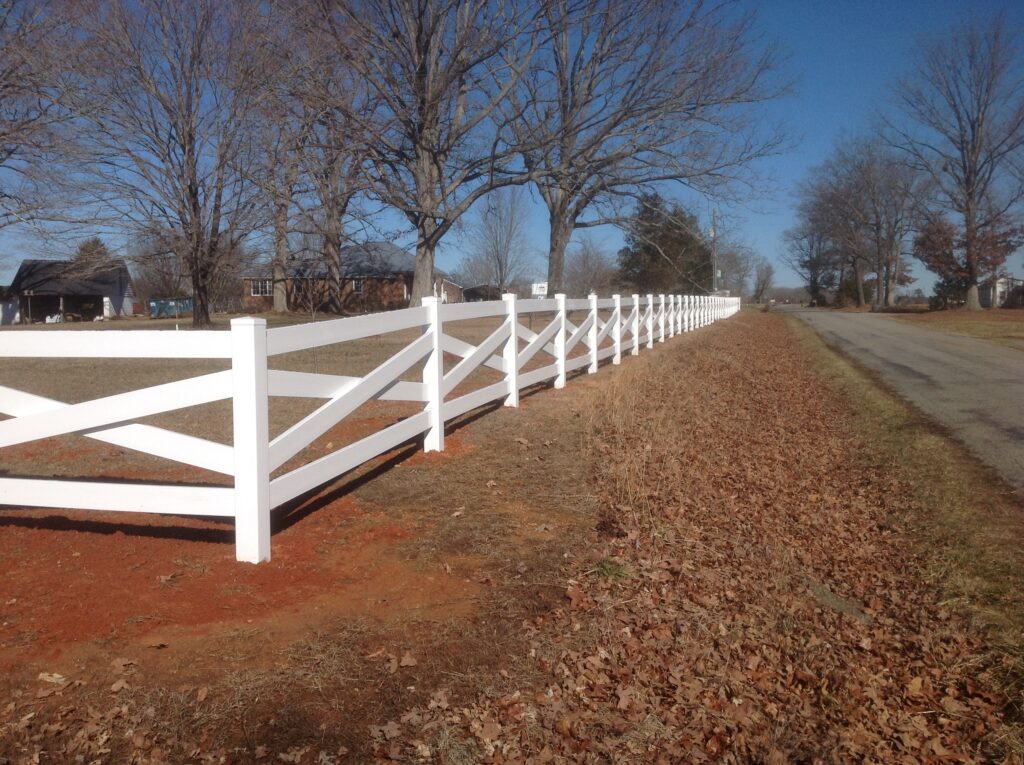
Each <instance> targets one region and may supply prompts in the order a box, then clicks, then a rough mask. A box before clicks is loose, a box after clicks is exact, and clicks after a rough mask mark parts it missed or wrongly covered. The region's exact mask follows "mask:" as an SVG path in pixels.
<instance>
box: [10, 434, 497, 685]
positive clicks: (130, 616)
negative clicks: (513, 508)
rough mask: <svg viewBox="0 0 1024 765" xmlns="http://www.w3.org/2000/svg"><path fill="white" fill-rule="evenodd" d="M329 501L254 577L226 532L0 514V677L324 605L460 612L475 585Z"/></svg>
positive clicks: (382, 611)
mask: <svg viewBox="0 0 1024 765" xmlns="http://www.w3.org/2000/svg"><path fill="white" fill-rule="evenodd" d="M381 419H382V418H363V419H361V420H358V421H356V423H355V424H354V425H351V424H348V423H346V424H344V425H342V426H339V427H337V428H335V429H333V430H332V431H331V432H329V433H328V434H327V435H326V436H325V437H324V438H322V439H320V441H319V442H318V446H316V447H315V451H320V452H326V451H328V450H329V449H332V448H338V447H337V446H336V445H335V442H337V443H339V444H340V443H345V442H346V441H349V440H354V439H355V438H358V437H360V436H361V435H364V434H365V432H372V431H373V430H374V429H375V428H378V427H380V426H381V423H380V422H379V420H381ZM391 419H393V418H391ZM391 419H389V420H388V422H386V423H383V424H390V421H391ZM54 440H56V439H54ZM79 446H80V447H84V448H85V449H86V450H93V449H94V450H95V452H96V453H97V454H102V453H103V452H104V451H105V450H108V449H109V447H107V446H106V445H104V444H98V443H96V442H91V441H88V440H86V439H80V443H79ZM29 447H31V448H40V447H37V446H35V445H26V446H25V447H21V450H22V452H25V451H26V449H27V448H29ZM471 448H472V447H470V446H468V445H466V444H465V439H464V438H463V437H462V435H461V434H458V433H456V434H454V435H449V437H448V438H447V440H446V451H445V452H444V453H443V454H431V455H426V454H423V453H422V452H421V451H419V450H415V451H414V450H412V449H410V448H405V449H398V450H395V451H394V452H392V453H390V454H387V455H383V456H382V457H381V458H379V459H377V460H375V461H373V462H372V463H370V464H368V465H367V466H366V467H365V468H364V469H363V471H364V472H368V471H371V470H373V468H374V467H375V466H377V465H380V464H382V463H384V462H386V461H388V460H389V459H393V458H396V457H401V458H403V459H404V460H405V461H406V462H407V463H408V464H409V465H410V466H414V465H419V464H424V465H438V464H440V463H441V462H443V461H444V460H446V459H451V458H453V457H457V456H458V455H460V454H465V453H467V452H468V451H469V450H470V449H471ZM52 455H53V452H51V458H52ZM79 456H81V453H80V452H79ZM317 456H319V455H317ZM108 464H110V463H108ZM197 472H198V471H195V470H194V469H192V468H188V467H174V466H171V467H165V468H162V469H160V470H157V471H152V470H151V471H147V472H145V473H143V474H141V475H139V474H135V475H132V474H131V471H130V470H127V469H125V468H124V467H123V466H122V467H119V468H115V469H113V470H108V472H107V475H108V476H111V477H116V478H123V479H133V478H143V479H147V480H159V481H168V482H174V481H176V480H195V477H196V474H197ZM349 478H351V476H350V477H347V478H346V481H347V480H349ZM337 495H338V492H337V491H335V490H334V488H333V487H327V488H326V489H323V490H321V491H320V492H317V493H315V494H313V495H311V496H308V497H305V498H303V500H302V501H301V503H298V504H296V505H295V506H293V507H289V508H286V509H285V510H284V511H283V512H282V513H279V514H278V515H284V516H285V517H284V518H283V519H280V520H279V521H278V525H279V526H280V525H287V527H286V528H283V529H282V530H280V531H278V532H277V533H275V535H274V537H273V560H272V561H271V562H270V563H267V564H262V565H259V566H252V565H245V564H239V563H237V562H236V561H235V559H234V537H233V525H232V524H231V522H230V521H225V522H219V521H216V520H209V519H199V518H180V517H174V516H153V515H148V514H146V515H143V514H137V513H100V512H73V511H63V512H58V511H48V510H22V511H14V510H5V511H4V513H3V515H0V551H2V552H0V562H2V566H3V570H4V576H3V577H0V613H2V625H0V626H2V630H0V670H8V669H10V668H12V667H14V666H17V665H20V664H22V663H23V662H25V661H52V660H56V659H59V658H60V657H61V655H62V653H63V652H64V650H65V649H66V648H67V647H68V646H74V645H76V644H78V643H81V642H87V641H92V640H97V639H102V640H115V639H116V640H132V639H134V638H139V637H140V636H145V637H146V639H153V640H155V638H153V636H154V634H155V633H160V634H162V635H165V634H166V633H168V632H169V631H174V632H176V633H178V634H188V635H195V634H197V633H200V632H202V628H204V627H207V626H209V625H217V624H221V625H222V624H223V623H226V622H237V620H238V615H239V614H245V616H246V620H247V621H258V620H260V619H263V618H265V617H269V616H274V617H275V619H276V618H278V617H280V615H281V613H282V610H287V609H289V608H291V607H295V606H298V605H301V604H308V602H309V601H311V600H315V599H317V598H322V597H325V593H330V610H331V612H332V613H333V614H335V615H345V616H349V617H359V616H365V615H371V614H372V615H373V616H374V617H375V618H378V619H387V618H388V617H389V614H390V613H392V612H394V613H402V614H405V615H408V613H410V612H415V611H416V610H418V609H421V608H424V607H427V606H429V607H431V608H432V609H434V610H436V609H441V611H442V613H443V612H444V610H445V608H446V606H445V604H462V605H452V608H453V609H454V611H453V613H454V612H455V611H458V610H459V609H460V608H464V607H465V603H466V602H467V601H468V600H469V599H471V598H472V595H473V593H474V591H475V590H476V589H477V585H476V584H474V583H472V582H470V581H467V580H465V579H462V578H458V577H450V576H436V575H432V574H431V575H424V574H423V572H422V571H419V570H418V569H417V567H416V566H414V565H409V564H408V563H405V562H403V561H402V560H400V559H399V558H398V557H396V553H395V548H396V544H397V543H399V542H401V541H402V540H405V539H406V538H407V537H408V536H409V533H410V532H409V528H408V527H407V526H406V525H405V524H404V523H402V522H401V521H398V522H396V521H395V519H394V518H393V517H392V516H393V514H391V515H388V514H384V513H382V512H381V511H380V509H379V508H376V507H374V506H373V505H372V504H367V503H362V502H358V501H357V500H355V499H354V498H353V497H352V496H350V495H348V494H346V493H342V494H341V495H340V496H337ZM298 520H301V522H297V521H298Z"/></svg>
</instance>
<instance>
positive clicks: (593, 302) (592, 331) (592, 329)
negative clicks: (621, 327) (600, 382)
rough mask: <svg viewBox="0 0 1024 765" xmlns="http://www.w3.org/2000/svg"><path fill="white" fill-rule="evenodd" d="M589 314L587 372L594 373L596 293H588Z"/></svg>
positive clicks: (595, 361)
mask: <svg viewBox="0 0 1024 765" xmlns="http://www.w3.org/2000/svg"><path fill="white" fill-rule="evenodd" d="M590 315H591V317H592V318H593V320H594V321H593V323H592V324H591V325H590V366H589V367H587V372H589V373H590V374H594V373H595V372H596V371H597V335H598V332H597V295H595V294H594V293H593V292H592V293H590Z"/></svg>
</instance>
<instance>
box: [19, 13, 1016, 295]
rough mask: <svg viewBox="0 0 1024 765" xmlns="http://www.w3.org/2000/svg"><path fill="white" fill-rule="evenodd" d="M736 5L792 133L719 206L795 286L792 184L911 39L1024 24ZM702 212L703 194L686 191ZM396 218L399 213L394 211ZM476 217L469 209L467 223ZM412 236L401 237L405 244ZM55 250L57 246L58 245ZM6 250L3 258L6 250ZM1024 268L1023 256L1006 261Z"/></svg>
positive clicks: (876, 91)
mask: <svg viewBox="0 0 1024 765" xmlns="http://www.w3.org/2000/svg"><path fill="white" fill-rule="evenodd" d="M740 6H741V8H749V9H751V10H753V11H755V12H756V13H757V16H758V24H757V26H758V29H759V30H760V31H761V32H762V33H763V35H764V36H765V38H766V39H770V40H775V41H777V43H778V44H779V45H780V47H781V48H782V51H783V52H784V53H785V54H786V56H787V57H788V61H787V74H788V75H789V77H790V78H791V79H792V80H793V81H794V86H793V92H792V94H791V95H789V96H787V97H785V98H784V99H781V100H779V101H778V102H775V103H772V104H770V105H768V106H767V107H766V108H765V118H766V120H767V121H768V122H773V123H774V122H779V123H782V124H783V125H784V126H785V127H786V128H787V130H788V132H789V134H790V136H791V139H792V140H791V144H792V145H791V147H790V149H789V150H788V151H787V152H786V153H784V154H782V155H780V156H776V157H772V158H770V159H767V160H765V161H763V162H762V163H761V164H760V167H759V171H760V173H761V174H762V175H763V176H764V177H765V179H766V180H767V181H769V191H768V192H766V193H765V194H764V195H762V196H761V197H760V198H758V199H754V200H751V201H749V202H746V203H744V204H742V205H732V206H727V207H724V208H720V209H721V210H722V212H723V213H725V214H726V216H727V217H728V219H729V220H730V221H731V222H732V225H733V227H734V228H735V230H736V231H738V233H739V236H740V238H741V239H742V240H744V241H745V242H746V243H747V244H749V245H750V246H752V247H753V248H754V249H755V250H756V251H757V252H758V253H759V254H761V255H764V256H766V257H768V258H770V259H772V260H773V262H774V263H775V265H776V273H777V277H776V283H777V284H779V285H784V286H796V285H797V284H799V278H798V277H797V276H796V275H795V274H793V273H792V272H791V271H789V269H788V268H786V267H785V265H784V264H783V263H782V262H781V261H780V260H779V259H778V254H779V252H780V251H781V249H782V234H783V232H784V231H785V230H786V229H787V228H790V227H791V226H792V225H793V223H794V218H793V207H794V200H793V190H794V189H795V186H796V184H797V183H798V182H799V181H800V180H801V179H802V178H803V177H804V176H805V175H806V173H807V171H808V170H809V169H810V168H811V167H813V166H815V165H817V164H820V163H821V162H822V161H823V160H824V159H825V157H826V156H827V155H828V154H829V152H830V151H831V149H832V147H833V146H834V144H835V142H836V140H837V139H839V138H840V137H842V136H844V135H856V134H858V133H861V132H863V131H865V130H868V129H869V128H870V126H871V124H872V121H873V119H874V117H875V115H877V113H878V112H879V111H880V110H883V109H885V108H886V107H887V103H888V98H889V95H888V93H889V87H890V84H891V83H892V82H893V81H894V80H895V78H897V77H898V76H900V75H901V74H903V73H905V72H908V71H909V70H911V68H912V67H913V64H914V51H915V48H914V44H915V41H916V40H919V39H922V38H925V39H927V38H931V37H935V36H940V35H944V34H946V33H948V31H949V30H950V29H952V28H953V27H954V26H955V25H956V24H958V23H961V22H963V21H965V20H967V19H969V18H971V17H978V18H989V17H990V16H991V15H992V14H994V13H997V12H998V11H1000V10H1002V11H1004V12H1005V14H1006V19H1007V22H1008V23H1009V24H1010V25H1011V26H1012V27H1014V28H1015V30H1017V31H1020V30H1024V2H996V1H991V2H990V1H988V0H956V1H954V0H890V2H877V1H876V0H865V1H863V2H853V1H852V0H837V1H834V2H814V1H811V0H771V2H756V0H740ZM684 201H686V202H688V203H689V204H691V205H692V207H693V208H695V210H696V211H697V212H698V213H699V214H700V215H701V216H702V217H705V218H706V217H707V215H708V211H709V210H710V206H709V203H708V202H706V201H702V200H694V199H692V198H691V199H687V200H684ZM395 220H396V222H398V216H395ZM471 223H472V217H471V218H470V220H469V221H467V224H471ZM547 234H548V225H547V214H546V211H545V210H544V209H543V207H542V206H541V205H540V204H539V203H535V204H534V207H533V210H532V212H531V215H530V219H529V240H530V246H531V250H532V251H533V252H535V253H536V258H535V269H536V271H537V273H538V274H543V273H544V271H545V264H544V262H543V259H542V253H544V252H546V246H547ZM591 235H592V236H593V237H594V238H595V240H596V241H597V242H599V243H601V244H602V245H603V246H604V247H605V248H606V249H607V250H609V251H611V252H614V251H616V250H617V249H618V248H619V247H620V246H621V243H622V236H621V233H620V232H619V231H618V230H616V229H613V228H611V227H603V228H600V229H593V230H592V233H591ZM412 242H413V239H412V237H410V236H405V237H402V238H401V239H400V240H399V243H400V244H404V245H410V244H412ZM463 249H464V240H463V238H462V237H460V235H459V232H458V231H453V232H452V233H451V234H450V235H449V236H448V237H447V238H446V240H445V241H444V242H443V243H442V245H441V247H440V249H439V252H438V266H439V267H440V268H442V269H446V270H452V269H454V267H455V266H456V265H457V264H458V261H459V260H460V259H461V257H462V254H463ZM35 254H38V253H37V252H33V251H32V248H31V243H30V242H26V237H24V236H23V235H21V234H19V232H17V231H14V230H8V231H5V232H0V284H3V283H6V281H7V279H9V278H10V275H11V271H12V266H15V267H16V265H17V262H18V261H19V260H20V259H21V257H24V256H29V255H35ZM54 254H56V253H54ZM3 255H6V256H7V258H6V259H3V258H2V256H3ZM1008 266H1009V268H1010V270H1011V271H1012V272H1014V273H1016V274H1017V275H1024V255H1022V254H1021V253H1018V254H1017V255H1016V256H1014V258H1012V259H1011V261H1010V263H1009V264H1008ZM915 275H916V276H917V277H918V281H917V283H916V284H915V285H913V286H915V287H916V286H920V287H922V288H923V289H924V290H925V291H926V292H930V291H931V284H932V281H933V279H932V277H931V276H929V275H928V274H927V272H925V271H924V269H923V268H921V267H920V266H919V265H916V264H915Z"/></svg>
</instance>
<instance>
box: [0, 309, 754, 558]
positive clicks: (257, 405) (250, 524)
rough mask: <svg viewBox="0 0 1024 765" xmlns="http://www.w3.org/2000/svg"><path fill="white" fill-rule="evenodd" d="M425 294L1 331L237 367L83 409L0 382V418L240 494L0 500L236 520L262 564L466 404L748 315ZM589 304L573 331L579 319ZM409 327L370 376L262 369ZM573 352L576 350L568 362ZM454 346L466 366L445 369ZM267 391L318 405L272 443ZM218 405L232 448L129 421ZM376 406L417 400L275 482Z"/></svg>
mask: <svg viewBox="0 0 1024 765" xmlns="http://www.w3.org/2000/svg"><path fill="white" fill-rule="evenodd" d="M423 302H424V305H422V306H420V307H417V308H406V309H404V310H399V311H393V312H387V313H379V314H371V315H367V316H357V317H352V318H344V319H335V320H331V321H325V322H319V323H313V324H300V325H295V326H288V327H280V328H273V329H268V328H267V324H266V321H265V320H264V319H259V318H240V319H234V320H232V322H231V331H230V332H222V331H196V332H169V331H161V330H139V331H110V330H107V331H37V332H32V331H18V332H0V358H6V359H14V358H17V359H47V358H48V359H54V358H107V359H114V358H120V359H126V358H127V359H131V358H135V359H141V358H147V359H154V358H156V359H230V361H231V369H229V370H225V371H222V372H215V373H213V374H205V375H201V376H199V377H192V378H189V379H186V380H180V381H177V382H172V383H167V384H164V385H156V386H153V387H148V388H143V389H141V390H134V391H130V392H128V393H121V394H117V395H113V396H107V397H104V398H99V399H95V400H92V401H85V402H82V403H78V404H67V403H64V402H61V401H56V400H53V399H48V398H43V397H40V396H36V395H33V394H31V393H27V392H23V391H20V390H15V389H13V388H8V387H3V386H0V414H4V415H7V416H8V417H9V419H5V420H2V421H0V449H2V448H3V447H8V446H14V445H17V444H22V443H26V442H29V441H34V440H37V439H43V438H50V437H54V436H60V435H65V434H71V433H79V434H82V435H84V436H86V437H88V438H93V439H96V440H99V441H104V442H106V443H108V444H114V445H117V446H119V447H123V448H127V449H132V450H136V451H140V452H145V453H148V454H152V455H156V456H158V457H163V458H166V459H169V460H174V461H177V462H179V463H184V464H187V465H194V466H196V467H200V468H205V469H207V470H212V471H215V472H217V473H221V474H225V475H228V476H232V477H233V478H234V486H233V487H228V486H223V487H222V486H184V485H153V484H143V483H123V482H118V483H113V482H103V481H81V480H60V479H41V478H13V477H0V505H9V506H17V507H52V508H77V509H86V510H108V511H110V510H113V511H124V512H139V513H168V514H177V515H192V516H213V517H229V518H230V517H233V518H234V519H235V544H236V557H237V558H238V560H240V561H249V562H253V563H256V562H259V561H264V560H269V559H270V511H271V510H272V509H273V508H275V507H278V506H280V505H282V504H284V503H286V502H288V501H290V500H292V499H294V498H296V497H298V496H300V495H302V494H304V493H306V492H308V491H310V490H312V489H315V488H317V487H318V486H320V485H322V484H324V483H327V482H329V481H331V480H333V479H334V478H336V477H338V476H339V475H341V474H342V473H345V472H346V471H349V470H352V469H353V468H355V467H357V466H359V465H361V464H362V463H364V462H366V461H368V460H370V459H373V458H374V457H376V456H378V455H380V454H383V453H384V452H387V451H389V450H391V449H393V448H395V447H396V446H398V445H400V444H402V443H404V442H407V441H410V440H411V439H415V438H417V437H419V436H424V448H425V449H426V451H440V450H443V449H444V424H445V422H447V421H449V420H451V419H453V418H455V417H458V416H460V415H462V414H464V413H465V412H468V411H470V410H472V409H475V408H477V407H479V406H482V405H484V404H487V403H489V402H492V401H499V400H500V401H503V402H504V404H505V405H506V406H518V404H519V391H520V390H522V389H523V388H526V387H528V386H531V385H535V384H537V383H540V382H545V381H549V380H553V381H554V387H556V388H561V387H563V386H564V385H565V382H566V375H567V374H568V373H569V372H572V371H573V370H576V369H581V368H583V367H586V368H587V371H588V372H590V373H594V372H596V371H597V369H598V365H599V364H600V362H601V361H602V360H605V359H609V358H610V359H611V360H612V363H614V364H618V363H619V362H620V360H621V358H622V355H623V354H624V353H627V352H628V353H630V354H632V355H636V354H638V353H639V352H640V349H641V348H644V347H646V348H651V347H653V345H654V343H655V342H664V341H665V339H666V338H671V337H673V336H675V335H677V334H679V333H682V332H688V331H691V330H694V329H697V328H699V327H703V326H706V325H707V324H710V323H711V322H713V321H716V320H718V319H724V318H727V317H729V316H731V315H732V314H734V313H736V312H737V311H738V310H739V308H740V301H739V298H723V297H707V296H692V295H657V296H655V295H647V296H646V297H641V296H639V295H633V296H632V297H621V296H618V295H616V296H614V297H612V298H610V299H598V298H597V296H595V295H591V296H590V297H589V298H586V299H580V300H573V299H567V298H566V297H565V296H564V295H556V296H555V297H554V298H551V299H542V300H518V299H517V298H516V297H515V296H514V295H505V296H504V299H503V300H498V301H490V302H484V303H449V304H442V303H440V302H439V301H438V300H437V299H436V298H427V299H425V300H424V301H423ZM584 312H585V318H584V319H583V320H582V321H581V322H579V324H574V323H573V322H572V321H570V316H575V317H577V318H578V317H579V316H580V315H581V314H583V313H584ZM531 314H538V315H541V316H542V318H543V319H544V326H543V327H541V328H540V329H539V330H538V331H536V332H534V331H532V330H531V329H528V328H527V327H525V326H523V324H522V323H521V321H522V320H523V319H524V318H529V317H530V315H531ZM551 316H553V318H551ZM487 317H498V318H499V319H500V320H501V322H500V325H499V326H498V328H497V329H495V330H494V331H493V332H492V333H491V334H490V335H489V336H488V337H487V338H486V339H484V340H483V341H481V342H480V343H479V344H478V345H475V346H474V345H471V344H469V343H466V342H464V341H461V340H459V339H457V338H455V337H453V336H451V335H447V334H445V325H446V324H448V325H451V324H452V323H454V322H458V321H462V320H467V319H482V318H487ZM409 329H414V330H419V331H420V334H419V337H418V338H417V339H416V340H414V341H413V342H411V343H410V344H408V345H407V346H406V347H405V348H403V349H402V350H400V351H399V352H398V353H396V354H394V355H393V356H391V358H389V359H388V360H387V361H385V362H383V363H382V364H380V365H379V366H378V367H377V368H376V369H374V370H373V371H371V372H370V373H368V374H367V375H365V376H363V377H346V376H339V375H331V374H313V373H308V372H291V371H279V370H274V369H269V370H268V368H267V360H268V358H269V357H272V356H277V355H279V354H283V353H289V352H292V351H299V350H303V349H310V348H318V347H322V346H326V345H330V344H333V343H345V342H348V341H352V340H358V339H361V338H369V337H373V336H376V335H382V334H385V333H390V332H395V331H400V330H409ZM520 341H522V343H521V342H520ZM581 344H582V346H581ZM580 348H582V349H583V352H580ZM574 349H576V355H570V354H572V353H573V350H574ZM541 352H543V353H545V354H547V355H548V356H549V357H550V359H549V363H546V364H545V365H543V366H540V367H539V368H532V369H530V370H529V371H527V370H526V368H527V366H531V367H533V366H535V364H536V362H534V363H533V364H531V363H530V362H531V361H532V360H533V359H534V357H535V356H537V355H538V354H539V353H541ZM445 353H448V354H452V355H454V356H456V357H458V358H460V359H461V360H460V361H459V362H458V363H457V364H456V365H455V366H454V367H452V368H451V369H450V370H448V371H447V372H445V369H444V365H443V356H444V354H445ZM7 363H10V362H7ZM480 366H486V367H489V368H490V369H493V370H496V371H498V372H500V373H501V374H502V379H501V380H500V381H499V382H495V383H492V384H489V385H486V386H484V387H482V388H480V389H478V390H474V391H472V392H470V393H466V394H464V395H460V396H457V397H454V398H453V397H452V393H453V391H454V390H455V388H456V386H458V385H459V384H460V383H461V382H463V381H464V380H465V379H466V378H467V376H468V375H469V374H470V373H471V372H472V371H473V370H474V369H476V368H478V367H480ZM413 367H418V368H419V369H420V370H421V371H422V377H421V382H405V381H401V380H400V379H399V378H400V377H401V376H402V375H403V374H405V373H406V372H407V371H408V370H410V369H411V368H413ZM270 396H291V397H303V398H315V399H324V400H325V403H323V404H322V405H321V406H320V407H319V408H317V409H316V410H315V411H313V412H312V413H311V414H309V415H308V416H306V417H304V418H302V419H301V420H299V421H298V422H296V423H295V424H294V425H292V426H291V427H290V428H287V429H286V430H285V431H284V432H282V433H281V434H280V435H278V436H277V437H276V438H273V439H271V438H270V437H269V428H268V411H269V402H268V397H270ZM222 399H231V401H232V411H233V439H232V442H231V443H232V444H233V445H227V444H221V443H216V442H214V441H210V440H206V439H202V438H197V437H194V436H190V435H186V434H182V433H178V432H174V431H171V430H166V429H163V428H157V427H154V426H151V425H145V424H141V423H135V422H133V421H134V420H138V419H141V418H144V417H149V416H151V415H155V414H159V413H162V412H172V411H177V410H181V409H184V408H186V407H192V406H197V405H200V404H205V403H208V402H212V401H219V400H222ZM374 399H383V400H389V401H411V402H416V403H417V404H420V403H421V404H422V409H420V410H419V411H418V412H417V413H416V414H413V415H412V416H409V417H406V418H405V419H403V420H401V421H399V422H397V423H396V424H393V425H390V426H389V427H385V428H384V429H382V430H379V431H377V432H375V433H373V434H372V435H369V436H367V437H365V438H362V439H360V440H358V441H356V442H355V443H352V444H349V445H347V446H345V447H343V448H341V449H338V450H336V451H334V452H331V453H329V454H326V455H325V456H323V457H320V458H319V459H314V460H313V461H311V462H308V463H306V464H304V465H302V466H300V467H298V468H296V469H294V470H291V471H290V472H286V473H284V474H282V475H278V476H276V477H275V476H274V473H275V471H277V470H278V468H280V467H281V466H282V465H284V464H285V463H286V462H287V461H288V460H289V459H291V458H292V457H293V456H295V455H296V454H298V453H299V452H300V451H302V450H303V449H304V448H305V447H307V446H309V445H310V444H311V443H313V442H314V441H315V440H316V439H318V438H319V437H320V436H322V435H324V434H325V433H326V432H327V431H328V430H330V429H331V428H333V427H334V426H335V425H336V424H338V423H339V422H340V421H341V420H342V419H344V418H345V417H347V416H348V415H349V414H351V413H352V412H353V411H355V410H356V409H357V408H358V407H360V406H361V405H362V404H364V403H366V402H368V401H371V400H374ZM0 454H2V452H0Z"/></svg>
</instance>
